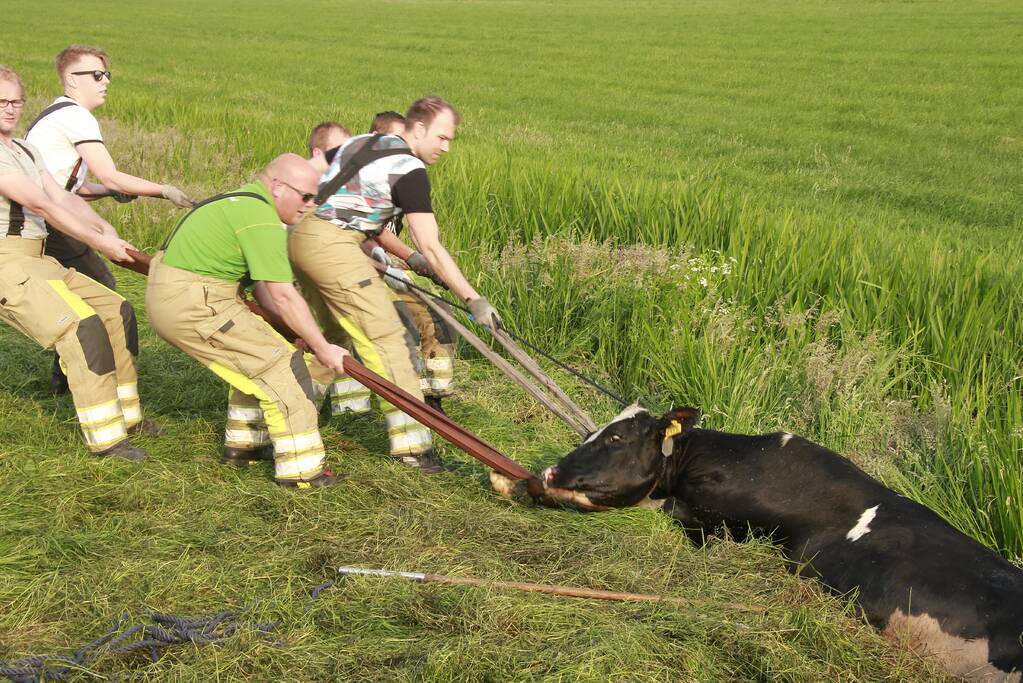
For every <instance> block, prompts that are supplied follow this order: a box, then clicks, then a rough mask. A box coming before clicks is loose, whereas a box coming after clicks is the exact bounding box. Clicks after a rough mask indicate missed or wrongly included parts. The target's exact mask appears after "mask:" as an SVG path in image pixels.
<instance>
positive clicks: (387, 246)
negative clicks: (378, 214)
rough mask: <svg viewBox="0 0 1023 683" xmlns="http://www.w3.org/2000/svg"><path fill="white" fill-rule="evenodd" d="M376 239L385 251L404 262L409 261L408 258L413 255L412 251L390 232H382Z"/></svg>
mask: <svg viewBox="0 0 1023 683" xmlns="http://www.w3.org/2000/svg"><path fill="white" fill-rule="evenodd" d="M375 239H376V241H377V243H378V244H379V245H380V246H381V247H383V248H384V251H386V252H387V253H389V254H394V255H395V256H397V257H398V258H400V259H401V260H402V261H408V257H409V256H411V255H412V249H411V248H409V246H408V245H407V244H405V243H404V242H402V241H401V240H400V239H398V236H397V235H395V234H394V233H393V232H391V231H390V230H381V231H380V234H378V235H377V236H376V237H375Z"/></svg>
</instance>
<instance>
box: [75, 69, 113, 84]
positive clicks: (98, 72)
mask: <svg viewBox="0 0 1023 683" xmlns="http://www.w3.org/2000/svg"><path fill="white" fill-rule="evenodd" d="M71 75H72V76H85V75H90V76H92V77H93V79H94V80H95V81H96V82H97V83H99V82H100V81H102V80H103V77H104V76H106V79H107V80H108V81H109V80H110V71H109V70H107V71H104V70H103V69H93V70H92V71H72V72H71Z"/></svg>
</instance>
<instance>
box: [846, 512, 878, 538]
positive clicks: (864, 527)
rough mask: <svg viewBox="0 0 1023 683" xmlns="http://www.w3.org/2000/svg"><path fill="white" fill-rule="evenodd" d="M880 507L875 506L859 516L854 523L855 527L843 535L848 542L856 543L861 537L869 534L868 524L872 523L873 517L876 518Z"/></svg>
mask: <svg viewBox="0 0 1023 683" xmlns="http://www.w3.org/2000/svg"><path fill="white" fill-rule="evenodd" d="M879 507H881V506H880V505H875V506H874V507H872V508H867V509H866V510H864V511H863V514H861V515H860V518H859V520H857V522H856V526H854V527H853V528H852V529H849V531H848V532H847V533H846V534H845V537H846V538H848V539H849V540H850V541H854V542H855V541H858V540H860V538H861V537H862V536H866V535H867V534H869V533H870V523H871V522H873V521H874V517H876V516H877V509H878V508H879Z"/></svg>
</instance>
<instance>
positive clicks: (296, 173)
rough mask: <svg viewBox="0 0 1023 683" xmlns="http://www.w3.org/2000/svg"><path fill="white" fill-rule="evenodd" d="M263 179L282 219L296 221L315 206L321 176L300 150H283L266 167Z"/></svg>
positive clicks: (293, 222) (261, 176)
mask: <svg viewBox="0 0 1023 683" xmlns="http://www.w3.org/2000/svg"><path fill="white" fill-rule="evenodd" d="M260 180H261V181H262V182H263V184H264V185H266V188H267V189H268V190H269V191H270V195H271V196H272V197H273V202H274V208H276V209H277V215H278V216H279V217H280V219H281V220H282V221H284V222H285V223H287V224H289V225H293V224H295V223H298V222H299V221H300V220H302V217H303V216H304V215H305V214H306V212H308V211H309V210H310V209H312V208H313V197H315V196H316V190H317V188H318V184H319V180H320V176H319V173H317V172H316V169H315V168H313V166H312V164H310V163H309V162H308V161H306V160H305V159H303V158H302V157H300V156H299V155H297V154H290V153H289V154H282V155H280V156H279V157H277V158H276V159H274V160H273V161H271V162H270V163H269V164H267V166H266V168H265V169H263V173H262V174H261V175H260Z"/></svg>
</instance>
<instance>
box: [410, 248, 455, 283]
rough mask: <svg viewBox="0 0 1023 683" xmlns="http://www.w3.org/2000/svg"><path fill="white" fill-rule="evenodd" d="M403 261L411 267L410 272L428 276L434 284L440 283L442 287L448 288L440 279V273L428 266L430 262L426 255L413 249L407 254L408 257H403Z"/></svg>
mask: <svg viewBox="0 0 1023 683" xmlns="http://www.w3.org/2000/svg"><path fill="white" fill-rule="evenodd" d="M405 263H407V264H408V267H409V268H411V269H412V272H413V273H415V274H416V275H422V276H423V277H428V278H430V279H431V280H433V281H434V283H435V284H437V285H440V286H441V287H443V288H444V289H447V288H448V285H447V283H446V282H444V280H442V279H441V277H440V275H437V273H435V272H433V268H431V267H430V262H429V261H427V260H426V257H425V256H423V255H422V254H420V253H419V252H418V251H413V252H412V253H411V254H409V257H408V258H407V259H405Z"/></svg>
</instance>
